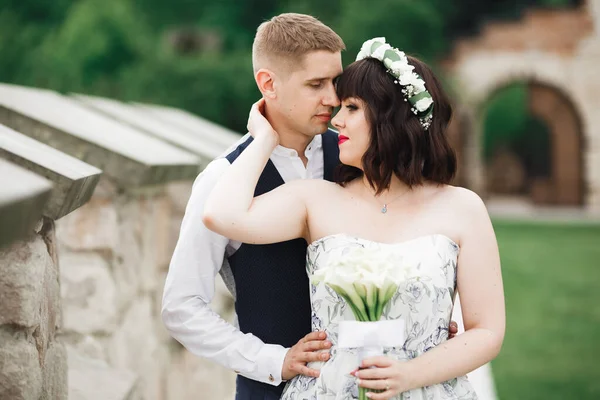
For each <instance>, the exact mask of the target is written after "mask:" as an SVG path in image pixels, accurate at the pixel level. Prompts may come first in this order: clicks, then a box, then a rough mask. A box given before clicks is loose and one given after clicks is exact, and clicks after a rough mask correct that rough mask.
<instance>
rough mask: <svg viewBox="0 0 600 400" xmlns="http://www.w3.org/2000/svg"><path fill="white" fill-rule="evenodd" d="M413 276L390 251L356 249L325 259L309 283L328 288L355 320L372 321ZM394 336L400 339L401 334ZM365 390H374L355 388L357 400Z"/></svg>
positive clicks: (363, 395) (408, 266) (364, 394)
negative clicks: (321, 284) (336, 295)
mask: <svg viewBox="0 0 600 400" xmlns="http://www.w3.org/2000/svg"><path fill="white" fill-rule="evenodd" d="M413 274H414V270H413V268H412V267H411V266H410V265H408V264H406V263H404V262H403V261H402V259H400V258H399V256H398V255H397V254H394V253H393V252H389V251H381V249H379V248H373V249H367V248H363V247H356V248H352V249H350V250H349V251H347V252H344V253H343V254H342V255H341V256H339V257H336V258H333V259H331V260H329V262H328V263H327V264H326V265H325V267H323V268H321V269H319V270H317V271H315V273H314V274H313V276H312V277H311V282H312V283H313V284H314V285H317V284H318V283H320V282H322V283H324V284H325V285H327V286H329V287H331V288H332V289H333V290H334V291H335V292H336V293H337V294H338V295H340V296H341V297H342V298H343V299H344V300H345V301H346V303H347V304H348V306H349V307H350V308H351V310H352V312H353V314H354V317H355V318H356V320H357V321H362V322H374V321H379V320H380V319H381V315H382V313H383V309H384V307H385V306H386V305H387V304H388V302H389V301H390V300H391V299H392V297H393V296H394V294H395V293H396V292H397V290H398V286H399V285H400V283H401V282H403V281H405V280H407V279H408V278H409V277H410V276H412V275H413ZM397 335H398V336H401V337H403V336H404V333H403V332H398V333H397ZM363 353H364V352H363ZM367 353H368V352H367ZM368 355H369V356H371V355H373V354H372V352H371V353H370V354H368ZM360 361H362V360H360ZM367 391H375V390H371V389H365V388H359V399H360V400H362V399H366V398H367V397H366V393H367Z"/></svg>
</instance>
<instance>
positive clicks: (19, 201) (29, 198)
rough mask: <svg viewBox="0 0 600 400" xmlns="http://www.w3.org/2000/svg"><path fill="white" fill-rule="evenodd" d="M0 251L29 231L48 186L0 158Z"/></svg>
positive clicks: (36, 217) (36, 177) (40, 209)
mask: <svg viewBox="0 0 600 400" xmlns="http://www.w3.org/2000/svg"><path fill="white" fill-rule="evenodd" d="M0 187H1V188H2V190H0V248H1V247H4V246H6V245H8V244H10V243H12V242H13V241H15V240H18V239H21V238H23V237H25V236H26V235H27V234H28V233H30V232H32V231H33V228H34V226H35V224H36V223H37V222H38V220H39V219H40V217H41V215H42V210H43V209H44V206H45V204H46V202H47V201H48V199H49V197H50V191H51V189H52V184H51V183H50V182H48V181H47V180H46V179H44V178H42V177H41V176H38V175H36V174H34V173H33V172H30V171H27V170H26V169H23V168H21V167H19V166H17V165H15V164H13V163H10V162H8V161H5V160H3V159H0Z"/></svg>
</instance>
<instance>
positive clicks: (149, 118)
mask: <svg viewBox="0 0 600 400" xmlns="http://www.w3.org/2000/svg"><path fill="white" fill-rule="evenodd" d="M73 96H74V98H75V99H77V100H79V101H80V102H82V103H83V104H85V105H86V106H88V107H90V108H92V109H93V110H96V111H99V112H102V113H105V114H106V115H108V116H109V117H111V118H114V119H116V120H118V121H119V122H122V123H124V124H128V125H131V126H132V127H134V128H136V129H139V130H140V131H142V132H146V133H148V134H149V135H151V136H153V137H156V138H158V139H161V140H164V141H165V142H167V143H170V144H172V145H174V146H176V147H179V148H180V149H183V150H188V151H190V152H192V153H194V154H196V155H198V156H199V157H200V159H201V160H202V161H203V162H202V164H204V165H206V164H208V163H209V162H210V161H212V160H213V159H214V158H216V157H218V156H219V155H220V154H222V153H223V151H224V150H225V148H223V146H221V145H217V144H215V143H213V142H211V141H210V140H206V139H205V138H203V137H202V136H200V135H196V134H194V133H193V132H190V131H187V130H186V129H184V128H180V127H178V126H177V125H174V124H170V123H167V122H164V121H163V120H161V119H160V118H158V117H157V116H156V115H154V114H150V113H147V112H144V110H143V109H141V108H140V107H135V106H134V105H132V104H127V103H122V102H120V101H117V100H111V99H107V98H102V97H92V96H83V95H73Z"/></svg>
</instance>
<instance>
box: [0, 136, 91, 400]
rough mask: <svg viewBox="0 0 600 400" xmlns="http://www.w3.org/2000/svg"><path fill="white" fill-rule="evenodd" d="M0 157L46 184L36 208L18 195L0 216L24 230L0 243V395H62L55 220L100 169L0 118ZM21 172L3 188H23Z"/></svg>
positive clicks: (84, 195)
mask: <svg viewBox="0 0 600 400" xmlns="http://www.w3.org/2000/svg"><path fill="white" fill-rule="evenodd" d="M0 157H1V158H0V161H1V162H2V163H0V165H3V164H4V163H6V161H3V160H10V161H11V162H13V163H16V164H18V165H19V166H20V167H24V168H27V169H28V170H30V171H31V172H28V173H29V174H30V175H34V176H37V175H36V174H39V175H41V176H43V177H45V178H46V179H42V178H41V177H40V178H38V179H39V180H41V181H43V182H46V185H47V189H48V190H49V191H48V196H46V199H47V200H48V201H45V202H43V203H39V202H36V203H31V204H34V205H35V206H36V207H37V208H36V209H34V210H28V209H27V206H28V205H29V204H30V203H29V202H22V203H21V204H18V206H20V208H21V209H20V210H19V209H14V215H12V216H9V218H10V219H9V218H4V217H2V218H0V226H11V227H13V229H15V230H16V231H20V230H21V226H24V229H25V230H26V235H25V236H24V237H22V238H20V239H19V240H17V241H14V242H12V243H11V244H9V245H8V246H5V247H3V248H2V249H1V250H0V398H2V399H11V400H13V399H14V400H21V399H22V400H46V399H47V400H63V399H67V354H66V349H65V346H64V344H63V341H62V340H61V335H60V334H61V326H62V314H61V301H60V284H59V262H58V254H57V247H56V236H55V230H54V220H55V219H58V218H60V217H62V216H64V215H66V214H67V213H69V212H71V211H73V210H74V209H76V208H77V207H79V206H80V205H81V204H83V203H85V201H87V200H88V199H89V197H90V196H91V193H92V192H93V190H94V187H95V186H96V183H97V182H98V178H99V175H100V173H101V171H100V170H98V169H96V168H94V167H92V166H89V165H87V164H85V163H83V162H81V161H79V160H76V159H74V158H72V157H69V156H67V155H66V154H63V153H60V152H59V151H56V150H55V149H53V148H50V147H48V146H45V145H43V144H41V143H39V142H36V141H35V140H33V139H31V138H29V137H26V136H24V135H21V134H19V133H17V132H15V131H13V130H11V129H8V128H6V127H4V126H1V125H0ZM4 172H6V170H4ZM34 173H35V174H34ZM24 178H26V177H24V176H22V175H20V174H16V173H15V171H12V173H11V174H7V175H1V179H0V181H2V182H1V183H0V184H1V185H2V187H3V188H8V189H9V190H10V188H11V187H13V188H14V187H15V186H16V187H21V188H22V187H23V185H25V184H26V183H27V180H25V179H24ZM5 180H8V182H4V181H5ZM48 181H50V182H52V186H50V184H49V183H47V182H48ZM11 183H12V185H11ZM50 188H51V190H50ZM24 213H30V214H31V215H43V217H42V218H41V219H40V222H39V223H38V225H37V227H36V228H35V229H29V227H28V226H27V224H24V225H21V222H20V221H19V220H18V219H16V218H15V216H16V217H18V216H19V215H25V214H24ZM0 215H1V214H0ZM5 224H6V225H5ZM9 224H10V225H9Z"/></svg>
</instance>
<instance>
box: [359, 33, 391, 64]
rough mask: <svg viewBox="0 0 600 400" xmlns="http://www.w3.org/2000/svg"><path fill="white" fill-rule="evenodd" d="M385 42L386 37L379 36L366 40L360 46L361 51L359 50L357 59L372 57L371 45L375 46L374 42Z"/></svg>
mask: <svg viewBox="0 0 600 400" xmlns="http://www.w3.org/2000/svg"><path fill="white" fill-rule="evenodd" d="M375 42H377V43H385V38H384V37H377V38H373V39H370V40H367V41H366V42H364V43H363V45H362V47H361V48H360V51H359V52H358V55H357V56H356V61H358V60H362V59H363V58H366V57H370V56H371V46H373V43H375Z"/></svg>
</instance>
